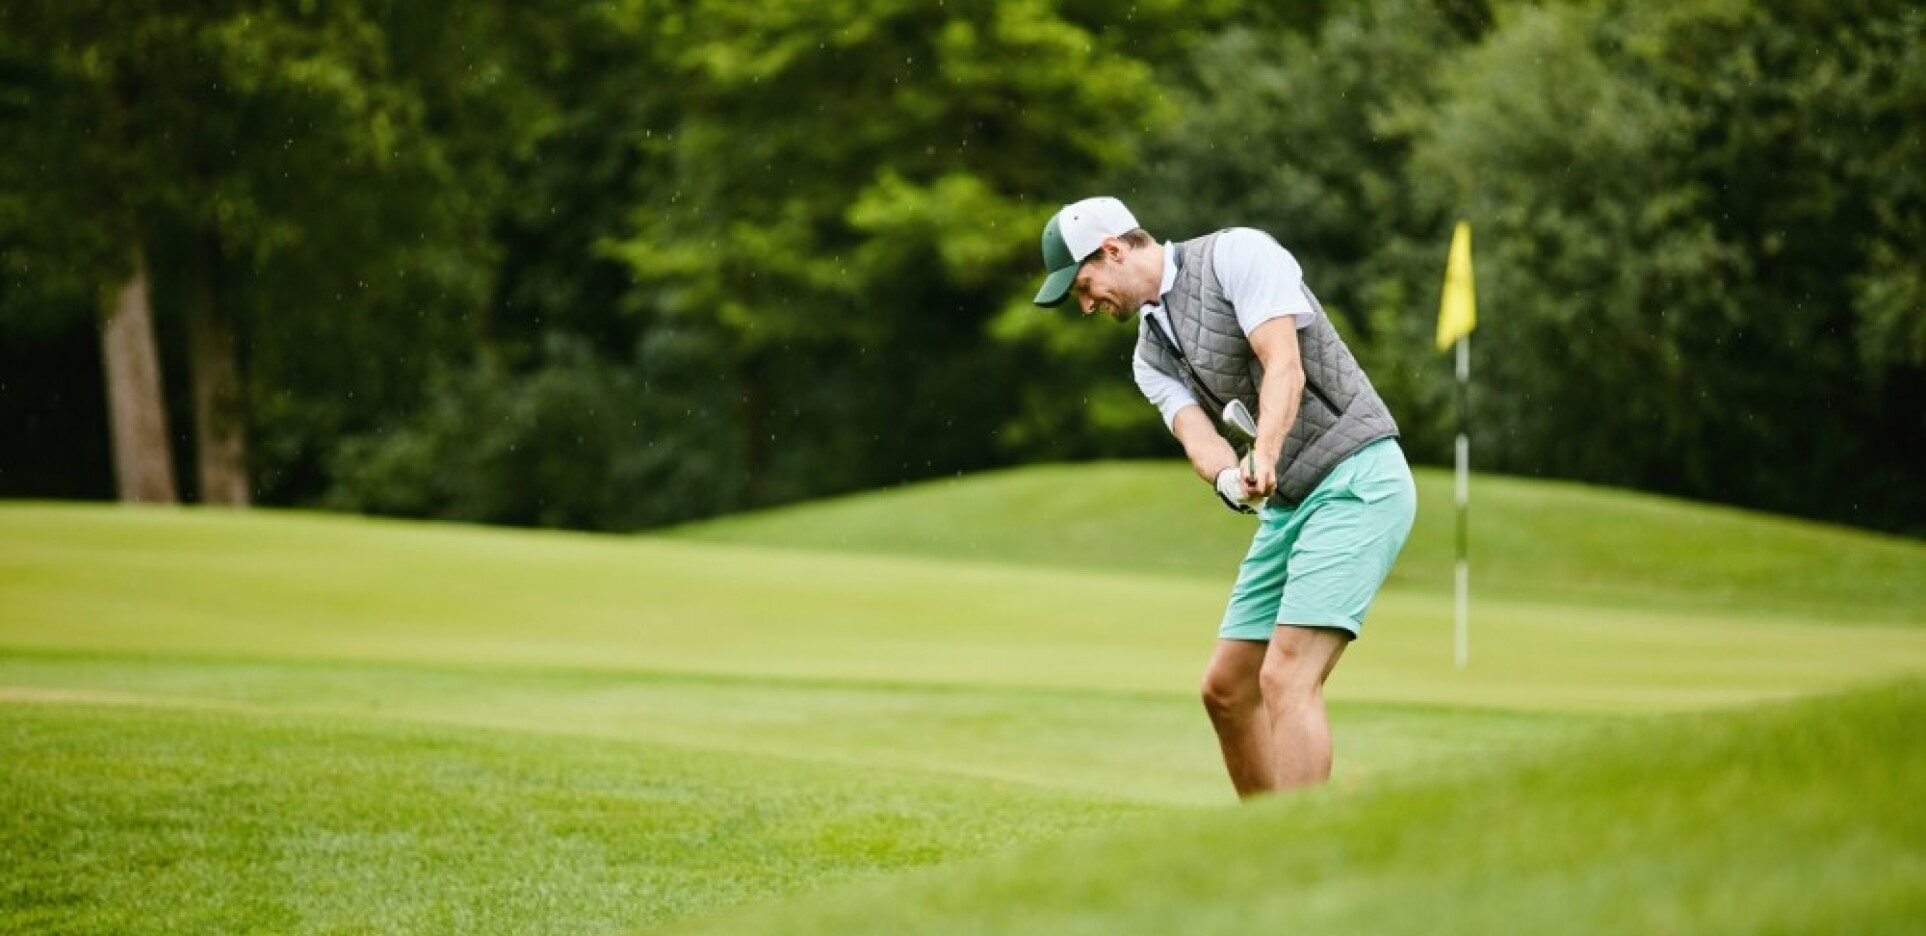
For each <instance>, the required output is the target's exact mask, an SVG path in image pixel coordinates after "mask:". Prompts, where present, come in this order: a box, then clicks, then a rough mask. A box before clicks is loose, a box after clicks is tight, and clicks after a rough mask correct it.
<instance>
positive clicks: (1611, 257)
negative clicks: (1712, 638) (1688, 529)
mask: <svg viewBox="0 0 1926 936" xmlns="http://www.w3.org/2000/svg"><path fill="white" fill-rule="evenodd" d="M1865 6H1866V9H1863V10H1848V9H1846V8H1834V7H1811V8H1805V7H1767V6H1764V5H1761V6H1753V5H1749V4H1725V3H1704V4H1686V5H1678V4H1659V3H1642V2H1623V3H1617V4H1608V5H1601V6H1584V7H1567V6H1554V7H1546V8H1543V9H1537V10H1521V11H1519V12H1518V14H1517V15H1516V17H1515V18H1513V19H1512V20H1510V21H1509V22H1507V23H1506V24H1505V26H1504V28H1502V29H1500V30H1499V31H1498V32H1496V33H1495V34H1494V35H1493V36H1492V37H1491V39H1490V40H1489V41H1488V42H1486V43H1485V44H1484V45H1483V46H1481V47H1480V48H1478V49H1477V50H1476V51H1475V52H1472V53H1471V54H1469V55H1468V56H1467V57H1466V58H1465V59H1464V60H1463V62H1462V65H1461V67H1459V68H1456V69H1454V70H1453V72H1452V77H1451V79H1450V87H1451V93H1450V96H1449V98H1448V100H1446V101H1445V103H1444V104H1443V106H1442V107H1441V108H1440V109H1439V110H1438V111H1437V113H1436V114H1435V115H1434V116H1432V117H1431V118H1430V119H1429V120H1428V122H1427V123H1426V124H1425V125H1426V127H1427V131H1426V134H1425V141H1424V143H1423V145H1422V146H1421V147H1420V149H1419V151H1418V152H1417V153H1416V154H1415V155H1414V157H1413V161H1412V178H1413V179H1414V180H1418V181H1419V182H1420V184H1421V185H1422V186H1423V187H1424V188H1425V197H1426V199H1427V201H1428V202H1429V203H1432V204H1435V205H1437V206H1439V207H1441V208H1443V207H1446V206H1452V207H1455V208H1457V210H1460V211H1464V212H1467V213H1468V214H1469V216H1471V217H1472V218H1474V219H1476V220H1477V221H1478V222H1479V239H1478V244H1479V248H1478V250H1479V255H1480V260H1479V264H1480V265H1479V274H1480V284H1479V287H1480V288H1479V293H1480V297H1481V299H1482V300H1483V304H1484V305H1485V309H1484V310H1482V312H1481V315H1480V329H1479V331H1478V334H1477V338H1476V340H1475V341H1474V345H1473V346H1474V349H1475V350H1476V353H1477V356H1478V360H1479V362H1480V363H1479V367H1480V373H1481V375H1482V377H1481V382H1480V392H1479V393H1478V394H1477V395H1476V403H1475V406H1476V414H1477V417H1476V418H1477V425H1478V426H1479V427H1480V428H1481V438H1483V439H1486V440H1489V441H1488V442H1486V443H1485V444H1484V445H1483V446H1481V451H1482V452H1484V453H1485V455H1484V458H1486V459H1488V462H1486V463H1489V464H1493V465H1494V466H1496V467H1499V468H1500V469H1507V470H1519V471H1529V472H1532V473H1544V474H1552V475H1558V476H1565V477H1579V478H1587V479H1591V480H1599V481H1606V482H1610V483H1616V484H1625V485H1631V486H1638V487H1644V488H1648V489H1656V490H1664V491H1672V492H1679V493H1685V494H1689V495H1692V496H1699V497H1713V498H1720V499H1729V500H1735V501H1738V502H1742V503H1752V504H1761V505H1770V506H1773V507H1777V508H1779V509H1796V510H1800V511H1805V512H1811V513H1814V514H1817V515H1821V516H1831V517H1839V518H1846V519H1852V520H1854V521H1857V522H1874V521H1876V520H1878V519H1879V518H1897V517H1917V516H1918V509H1919V498H1918V495H1917V493H1916V492H1915V491H1913V490H1911V487H1912V486H1910V485H1905V484H1902V483H1897V478H1898V476H1897V475H1895V474H1893V471H1894V470H1895V469H1897V468H1898V465H1899V464H1900V463H1901V462H1903V461H1904V460H1905V459H1906V458H1908V457H1910V456H1908V455H1906V454H1904V446H1903V445H1902V446H1895V445H1894V444H1893V443H1892V442H1890V441H1889V440H1890V439H1892V438H1894V437H1896V436H1897V437H1903V436H1904V435H1905V434H1906V433H1908V432H1914V431H1916V430H1917V428H1918V426H1919V425H1920V423H1919V418H1918V415H1917V411H1916V408H1913V407H1908V406H1905V405H1903V404H1902V405H1895V404H1896V403H1897V400H1898V398H1899V397H1901V396H1905V395H1906V393H1905V388H1908V387H1912V386H1914V385H1916V384H1917V382H1918V380H1919V375H1920V367H1919V365H1920V364H1921V363H1922V362H1921V361H1920V360H1919V359H1917V358H1915V357H1913V356H1912V355H1911V352H1910V351H1909V350H1908V346H1907V343H1906V341H1905V340H1904V339H1903V338H1900V336H1901V335H1903V332H1894V331H1891V330H1890V329H1891V328H1892V322H1893V320H1894V319H1893V317H1892V313H1891V310H1892V309H1894V308H1898V307H1900V306H1903V305H1904V304H1905V303H1906V302H1908V301H1910V300H1908V299H1907V298H1906V297H1907V296H1909V295H1911V294H1912V292H1911V291H1912V289H1913V287H1912V286H1911V285H1908V284H1909V283H1911V282H1912V277H1911V275H1910V274H1909V273H1904V272H1901V271H1900V270H1899V269H1898V268H1897V266H1896V265H1894V264H1892V263H1891V262H1890V259H1889V258H1891V257H1892V256H1894V254H1893V251H1892V248H1891V247H1890V245H1891V244H1892V243H1894V238H1896V237H1902V236H1906V235H1903V234H1901V233H1900V232H1901V231H1904V230H1907V226H1908V225H1911V224H1917V223H1918V221H1917V219H1918V216H1919V212H1918V205H1917V195H1916V194H1913V193H1909V192H1908V190H1907V187H1908V186H1916V183H1912V182H1901V183H1900V184H1899V185H1900V187H1899V188H1897V189H1895V188H1893V186H1892V184H1891V183H1890V182H1889V181H1887V180H1886V179H1885V178H1881V179H1878V180H1875V179H1873V178H1872V177H1871V176H1869V175H1866V174H1864V173H1866V172H1867V171H1869V170H1871V171H1876V172H1879V173H1880V174H1881V175H1882V176H1884V175H1886V173H1885V171H1884V170H1879V169H1875V168H1874V167H1878V166H1890V165H1894V164H1896V162H1895V161H1911V162H1917V157H1918V147H1919V145H1920V144H1919V141H1918V140H1917V138H1916V135H1913V134H1910V132H1909V131H1906V130H1904V129H1902V128H1903V127H1905V126H1907V125H1908V123H1909V122H1910V118H1909V117H1908V116H1906V115H1907V114H1909V113H1915V112H1916V111H1917V108H1916V107H1915V106H1913V103H1912V102H1911V101H1910V99H1908V98H1907V96H1906V95H1907V94H1908V93H1909V92H1907V91H1906V90H1905V89H1904V86H1903V85H1900V86H1899V90H1898V91H1897V92H1896V93H1893V94H1880V93H1866V91H1867V89H1868V88H1870V87H1871V86H1873V85H1875V84H1877V85H1880V86H1882V87H1883V86H1884V85H1885V84H1886V80H1885V79H1887V78H1890V77H1894V76H1891V74H1890V72H1889V71H1888V70H1889V69H1891V68H1892V67H1894V66H1895V65H1896V64H1898V63H1899V62H1902V61H1904V57H1905V56H1906V55H1907V54H1916V48H1917V46H1918V45H1919V42H1918V37H1919V35H1920V31H1921V29H1922V25H1921V24H1922V22H1926V20H1922V17H1921V16H1920V15H1919V14H1918V12H1917V11H1912V10H1907V9H1903V8H1901V7H1900V6H1897V5H1891V4H1867V5H1865ZM1815 37H1818V38H1817V40H1815ZM1905 50H1913V51H1911V52H1908V51H1905ZM1902 154H1906V155H1902ZM1900 175H1901V176H1902V177H1905V178H1910V176H1909V175H1907V174H1906V173H1903V172H1902V173H1901V174H1900ZM1889 302H1895V303H1897V304H1898V305H1894V306H1889V305H1887V303H1889ZM1880 310H1886V311H1883V312H1882V311H1880ZM1872 336H1878V337H1872ZM1893 338H1899V339H1900V340H1896V341H1894V340H1890V339H1893ZM1874 345H1878V346H1880V348H1881V349H1882V350H1881V351H1879V352H1877V353H1874V354H1867V353H1865V350H1866V349H1868V348H1870V347H1872V346H1874ZM1793 374H1797V375H1799V376H1798V377H1797V378H1794V379H1788V375H1793ZM1606 401H1609V403H1607V402H1606ZM1885 522H1890V519H1888V520H1886V521H1885ZM1906 522H1910V521H1906Z"/></svg>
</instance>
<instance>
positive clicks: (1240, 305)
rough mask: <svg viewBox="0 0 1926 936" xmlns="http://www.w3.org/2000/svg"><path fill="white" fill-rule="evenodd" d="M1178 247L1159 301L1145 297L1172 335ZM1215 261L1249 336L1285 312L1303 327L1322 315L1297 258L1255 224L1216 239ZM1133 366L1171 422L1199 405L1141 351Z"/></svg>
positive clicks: (1168, 257)
mask: <svg viewBox="0 0 1926 936" xmlns="http://www.w3.org/2000/svg"><path fill="white" fill-rule="evenodd" d="M1174 250H1175V248H1174V246H1172V245H1170V244H1165V245H1164V281H1163V284H1162V285H1161V286H1160V287H1159V288H1158V290H1157V295H1158V302H1156V303H1155V304H1152V303H1145V304H1144V308H1143V312H1142V314H1144V315H1153V316H1156V317H1157V320H1158V321H1159V322H1162V323H1163V326H1164V330H1165V331H1166V332H1169V333H1170V334H1171V335H1172V336H1175V335H1176V332H1175V331H1174V330H1172V329H1171V326H1170V314H1169V313H1167V312H1165V311H1164V306H1163V302H1162V297H1163V296H1165V295H1168V294H1169V293H1170V290H1171V288H1172V287H1174V286H1176V285H1177V255H1176V253H1175V252H1174ZM1211 262H1212V264H1213V265H1214V269H1215V270H1216V272H1217V281H1218V283H1219V284H1221V285H1222V286H1223V287H1224V296H1225V298H1227V299H1229V300H1230V304H1231V308H1232V309H1233V310H1235V311H1236V312H1237V325H1238V327H1239V328H1242V329H1243V330H1244V334H1245V335H1246V336H1249V335H1250V333H1251V332H1253V331H1256V330H1257V326H1259V325H1262V324H1264V323H1265V322H1268V321H1270V320H1271V319H1274V318H1277V317H1278V316H1280V315H1290V316H1295V317H1296V319H1297V321H1296V322H1295V323H1294V324H1296V326H1297V327H1298V328H1300V329H1302V328H1304V327H1305V326H1307V325H1309V324H1311V322H1312V320H1313V319H1315V317H1316V316H1317V308H1316V307H1315V306H1312V305H1311V300H1310V297H1309V296H1308V295H1307V294H1306V293H1305V290H1304V271H1303V270H1302V269H1301V268H1300V267H1298V265H1297V258H1295V257H1293V256H1291V252H1290V251H1288V250H1285V249H1284V247H1283V245H1281V244H1279V243H1278V242H1277V241H1275V240H1273V239H1272V238H1271V236H1270V235H1269V234H1266V233H1264V232H1263V231H1259V230H1255V229H1253V228H1229V229H1227V230H1225V231H1224V232H1223V233H1222V234H1219V235H1218V237H1217V242H1216V243H1215V244H1213V245H1211ZM1185 353H1189V349H1185ZM1131 369H1132V371H1133V372H1134V373H1135V375H1136V377H1137V389H1139V390H1142V391H1143V394H1144V397H1145V399H1148V400H1149V401H1150V402H1151V403H1152V404H1153V405H1155V406H1156V407H1157V411H1158V412H1160V413H1162V414H1163V416H1164V425H1165V426H1169V427H1173V428H1174V427H1175V426H1176V423H1177V413H1178V411H1179V410H1182V409H1183V408H1184V407H1186V406H1196V405H1198V403H1197V397H1196V396H1194V395H1193V394H1192V393H1191V392H1190V388H1189V387H1187V386H1185V385H1184V382H1183V381H1181V380H1178V379H1176V378H1173V377H1170V376H1168V375H1166V374H1164V373H1163V372H1162V371H1159V370H1157V369H1156V368H1155V367H1152V366H1150V362H1149V361H1146V360H1144V358H1143V355H1141V354H1140V355H1136V356H1135V358H1134V359H1133V360H1132V362H1131Z"/></svg>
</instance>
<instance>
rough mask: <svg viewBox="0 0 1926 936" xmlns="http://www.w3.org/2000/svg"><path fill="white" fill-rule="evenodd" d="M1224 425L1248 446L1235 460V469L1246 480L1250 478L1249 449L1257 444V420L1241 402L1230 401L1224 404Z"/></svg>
mask: <svg viewBox="0 0 1926 936" xmlns="http://www.w3.org/2000/svg"><path fill="white" fill-rule="evenodd" d="M1224 425H1226V426H1229V427H1230V428H1232V429H1234V430H1236V432H1237V434H1239V435H1241V436H1243V437H1244V438H1245V439H1246V440H1248V442H1249V443H1250V445H1247V446H1245V448H1244V452H1243V454H1242V455H1240V456H1239V457H1238V459H1237V469H1238V471H1239V472H1241V473H1242V474H1243V475H1244V478H1245V479H1246V480H1248V479H1249V478H1250V477H1251V448H1252V447H1253V446H1255V445H1256V443H1257V420H1255V419H1252V418H1251V411H1250V408H1249V407H1247V406H1245V405H1244V401H1243V400H1232V401H1230V402H1229V403H1226V404H1224Z"/></svg>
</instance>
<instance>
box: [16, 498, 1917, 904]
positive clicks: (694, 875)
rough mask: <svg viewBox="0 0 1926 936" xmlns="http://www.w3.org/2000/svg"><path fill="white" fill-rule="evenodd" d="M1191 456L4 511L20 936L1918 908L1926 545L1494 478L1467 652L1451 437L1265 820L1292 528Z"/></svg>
mask: <svg viewBox="0 0 1926 936" xmlns="http://www.w3.org/2000/svg"><path fill="white" fill-rule="evenodd" d="M1184 471H1185V469H1184V468H1183V466H1181V465H1176V464H1171V463H1153V464H1136V463H1130V464H1103V465H1092V466H1051V467H1044V468H1034V469H1026V470H1022V471H1014V472H1003V473H996V474H992V475H985V476H981V477H974V478H964V479H958V480H955V481H945V482H939V483H936V484H928V485H920V486H916V487H912V488H907V489H903V490H897V491H888V492H879V493H874V494H866V495H861V496H857V497H851V498H842V499H835V500H830V501H824V502H818V503H813V504H806V505H799V506H797V507H794V508H789V509H786V510H779V511H771V512H767V513H764V514H759V515H749V516H744V517H740V518H730V519H727V520H722V521H717V522H714V523H710V524H703V525H697V526H693V527H689V528H684V529H680V530H674V531H669V532H668V533H666V534H658V535H651V536H640V537H610V536H587V535H576V534H562V533H544V532H531V531H506V530H493V529H481V528H467V527H456V526H446V525H435V524H419V523H403V522H393V521H375V520H367V519H361V518H352V517H340V516H326V515H307V514H298V513H285V512H273V511H255V512H251V513H246V514H223V513H218V512H209V511H199V510H152V509H147V510H143V509H125V508H118V507H108V506H99V505H88V506H83V505H58V504H9V505H0V861H4V862H5V864H6V866H7V867H8V869H9V870H8V873H7V874H6V875H5V876H4V879H0V932H5V933H174V932H178V933H212V932H234V933H241V932H277V933H335V932H381V933H470V932H489V933H610V932H638V933H639V932H653V931H657V930H662V929H664V928H667V929H669V930H672V931H676V932H685V931H686V932H697V933H740V934H750V936H755V934H761V933H837V932H878V933H882V932H912V931H913V932H932V933H941V932H958V933H962V932H1036V933H1046V932H1047V933H1078V932H1088V933H1099V932H1102V933H1125V934H1129V933H1146V934H1147V933H1166V932H1198V933H1211V932H1226V933H1229V932H1246V931H1251V930H1250V929H1249V924H1252V923H1257V924H1261V925H1259V926H1258V930H1260V931H1285V930H1287V929H1294V928H1295V927H1296V925H1297V924H1300V923H1301V924H1304V925H1306V926H1308V927H1310V930H1309V931H1323V932H1332V931H1340V932H1372V933H1396V932H1465V933H1471V932H1500V931H1525V930H1538V931H1558V932H1574V931H1576V932H1606V931H1611V932H1625V931H1639V932H1680V933H1688V932H1689V933H1698V932H1732V933H1739V932H1819V931H1835V932H1918V931H1919V928H1918V927H1919V924H1918V922H1917V921H1919V920H1921V919H1926V912H1922V906H1921V901H1922V898H1921V897H1920V896H1919V895H1921V894H1922V893H1926V831H1923V830H1922V826H1921V818H1920V816H1919V815H1918V814H1919V812H1920V811H1919V810H1917V808H1916V807H1915V805H1914V804H1915V802H1916V801H1917V799H1918V795H1917V792H1916V791H1917V790H1919V789H1922V788H1926V776H1922V773H1923V772H1926V765H1923V764H1922V754H1921V751H1922V749H1923V748H1922V745H1920V744H1919V743H1918V741H1917V740H1916V732H1917V728H1916V726H1918V725H1919V724H1922V723H1926V721H1923V720H1922V717H1921V716H1922V715H1926V711H1922V708H1926V702H1923V701H1922V700H1923V699H1926V690H1922V689H1921V686H1920V683H1919V682H1918V680H1919V678H1920V677H1921V676H1926V545H1922V544H1919V543H1917V542H1912V541H1906V540H1900V539H1894V538H1891V537H1879V536H1873V535H1868V534H1863V533H1858V532H1854V531H1847V530H1841V529H1837V528H1829V527H1822V526H1816V525H1811V524H1803V523H1798V522H1794V521H1788V520H1784V519H1780V518H1772V517H1762V516H1758V515H1752V514H1745V513H1742V512H1739V511H1731V510H1724V509H1716V508H1707V507H1703V506H1700V505H1693V504H1686V503H1681V502H1677V501H1669V500H1665V499H1662V498H1652V497H1646V496H1638V495H1629V494H1625V493H1622V492H1611V491H1598V490H1590V489H1584V488H1578V487H1573V486H1569V485H1546V484H1538V483H1533V482H1526V481H1518V480H1512V479H1484V478H1480V479H1479V481H1478V484H1477V485H1476V486H1475V488H1474V498H1475V503H1476V506H1475V507H1474V511H1475V512H1474V524H1475V526H1474V528H1473V529H1474V533H1473V544H1474V547H1473V548H1474V570H1473V581H1474V588H1475V591H1474V599H1473V636H1472V661H1471V665H1470V666H1469V667H1467V668H1465V669H1463V670H1458V669H1456V668H1455V667H1453V666H1452V661H1451V596H1450V587H1449V582H1450V569H1449V565H1450V545H1449V544H1450V537H1451V529H1450V512H1449V507H1448V504H1449V494H1448V491H1449V488H1448V484H1449V479H1448V477H1447V476H1445V475H1441V474H1437V473H1433V472H1421V473H1420V490H1421V501H1422V503H1423V505H1424V506H1423V508H1422V512H1421V516H1420V519H1419V526H1418V529H1417V531H1416V532H1415V533H1414V537H1413V540H1412V543H1411V545H1410V547H1408V549H1407V552H1406V555H1405V557H1404V559H1403V560H1402V561H1401V563H1400V566H1399V571H1398V573H1397V574H1396V575H1395V576H1394V578H1393V581H1392V582H1391V584H1390V585H1389V587H1388V588H1387V590H1386V593H1385V594H1384V596H1383V597H1382V599H1381V601H1380V603H1379V605H1378V607H1377V608H1376V609H1375V610H1374V613H1373V615H1372V618H1371V620H1370V621H1369V623H1368V624H1367V626H1366V629H1365V636H1364V639H1363V640H1362V641H1361V642H1360V643H1359V644H1358V646H1357V647H1356V648H1355V649H1354V650H1353V651H1352V652H1351V653H1350V654H1347V657H1346V660H1345V664H1344V666H1343V667H1341V668H1340V669H1339V671H1338V673H1337V675H1336V677H1334V680H1333V683H1332V686H1331V697H1332V706H1333V721H1334V725H1335V729H1336V733H1337V743H1338V768H1337V771H1336V774H1335V776H1334V779H1333V783H1332V784H1331V785H1330V786H1329V787H1327V788H1325V789H1323V790H1319V791H1315V792H1310V793H1304V794H1294V795H1290V796H1284V797H1278V798H1275V799H1272V800H1269V801H1266V802H1263V803H1260V804H1256V805H1253V806H1251V807H1248V808H1244V807H1232V806H1231V803H1232V802H1233V800H1232V797H1231V795H1230V791H1229V787H1228V783H1227V782H1226V781H1224V779H1223V778H1222V777H1221V768H1220V767H1219V766H1218V764H1217V761H1216V752H1215V745H1214V742H1213V740H1212V739H1211V737H1210V735H1209V729H1208V727H1207V724H1206V722H1205V720H1204V718H1203V715H1202V712H1201V709H1200V708H1199V707H1198V704H1197V702H1196V700H1195V697H1194V687H1195V685H1196V681H1197V678H1198V675H1199V672H1200V668H1201V666H1202V663H1203V660H1204V658H1205V656H1206V655H1207V654H1208V652H1209V646H1210V642H1211V640H1212V634H1213V630H1214V624H1215V619H1216V616H1217V614H1218V612H1219V611H1220V610H1221V605H1222V601H1223V590H1224V588H1225V587H1226V584H1227V582H1228V575H1229V572H1228V569H1229V564H1230V563H1232V562H1234V561H1235V560H1236V558H1237V555H1238V553H1239V552H1240V550H1241V548H1242V545H1243V537H1245V536H1247V529H1248V528H1247V527H1245V526H1243V525H1242V521H1240V519H1239V518H1237V517H1235V516H1233V515H1230V514H1229V513H1228V512H1224V511H1221V510H1217V511H1212V510H1209V509H1208V508H1209V507H1210V506H1211V503H1212V502H1210V501H1209V500H1208V492H1206V491H1204V490H1203V488H1202V486H1201V485H1194V484H1187V483H1184V482H1183V473H1184ZM1193 488H1194V489H1193ZM1119 505H1124V506H1119ZM1842 693H1843V694H1842ZM1228 853H1234V854H1237V855H1239V856H1241V857H1242V858H1243V860H1242V861H1239V862H1235V863H1225V862H1224V861H1223V860H1222V859H1223V856H1224V855H1225V854H1228ZM1907 927H1912V928H1911V929H1908V928H1907Z"/></svg>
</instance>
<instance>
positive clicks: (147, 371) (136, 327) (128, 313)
mask: <svg viewBox="0 0 1926 936" xmlns="http://www.w3.org/2000/svg"><path fill="white" fill-rule="evenodd" d="M133 255H134V268H133V272H132V273H131V274H129V275H128V277H127V281H126V282H125V283H122V284H121V286H120V288H119V289H116V290H115V291H114V292H113V294H112V295H110V296H108V297H107V300H106V306H105V308H104V309H103V310H102V313H103V314H102V318H101V323H100V345H101V357H102V359H103V362H104V364H105V367H104V368H103V370H105V371H106V374H107V408H108V417H109V420H110V421H111V422H112V424H113V439H114V476H115V478H116V480H117V481H118V483H119V487H120V499H121V500H123V501H129V502H150V503H163V504H173V503H178V502H179V501H180V494H179V493H178V491H177V489H176V488H175V486H174V457H173V451H172V447H171V446H170V445H169V442H168V435H167V405H166V400H165V398H164V397H163V396H162V395H161V373H160V352H159V350H158V349H157V348H156V346H155V344H154V312H153V306H152V303H151V300H150V297H149V294H148V288H147V257H146V251H145V250H144V249H143V248H142V246H141V245H140V244H139V242H138V241H136V243H135V245H134V249H133Z"/></svg>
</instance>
